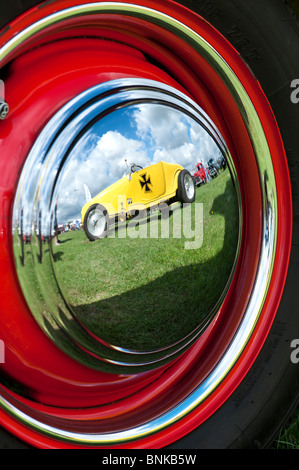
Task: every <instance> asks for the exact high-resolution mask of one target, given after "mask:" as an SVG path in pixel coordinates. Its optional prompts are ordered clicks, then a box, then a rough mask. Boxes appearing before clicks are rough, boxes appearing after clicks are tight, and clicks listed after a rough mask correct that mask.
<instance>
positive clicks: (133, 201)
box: [81, 161, 195, 241]
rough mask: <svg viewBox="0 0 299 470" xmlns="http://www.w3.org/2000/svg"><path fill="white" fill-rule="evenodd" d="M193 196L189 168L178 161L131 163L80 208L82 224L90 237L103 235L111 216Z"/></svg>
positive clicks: (121, 216)
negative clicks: (111, 182)
mask: <svg viewBox="0 0 299 470" xmlns="http://www.w3.org/2000/svg"><path fill="white" fill-rule="evenodd" d="M194 200H195V185H194V181H193V178H192V176H191V174H190V172H189V171H188V170H186V169H184V168H183V167H182V166H181V165H178V164H174V163H165V162H163V161H162V162H159V163H156V164H153V165H150V166H148V167H146V168H142V167H141V166H138V165H136V164H133V165H131V168H130V171H129V173H128V174H126V175H124V176H123V178H121V179H120V180H118V181H116V182H115V183H113V184H112V185H111V186H108V187H107V188H106V189H104V190H103V191H101V192H100V193H99V194H98V195H97V196H95V197H94V198H92V199H91V200H89V201H88V202H87V203H86V204H85V205H84V206H83V208H82V214H81V215H82V222H83V228H84V231H85V233H86V235H87V237H88V238H89V239H90V240H91V241H94V240H97V239H99V238H105V237H106V235H107V231H108V228H109V224H110V222H111V221H112V220H114V221H116V222H118V221H120V220H125V219H126V218H128V217H130V216H132V215H134V214H136V212H140V211H141V210H148V209H150V208H151V207H153V206H154V207H158V206H159V204H162V203H168V204H170V203H173V202H175V201H179V202H181V203H182V204H184V203H191V202H193V201H194Z"/></svg>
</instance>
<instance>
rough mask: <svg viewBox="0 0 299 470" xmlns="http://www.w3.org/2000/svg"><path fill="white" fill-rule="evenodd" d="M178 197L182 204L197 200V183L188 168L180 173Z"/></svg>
mask: <svg viewBox="0 0 299 470" xmlns="http://www.w3.org/2000/svg"><path fill="white" fill-rule="evenodd" d="M177 199H178V201H180V202H181V203H182V204H190V203H191V202H194V201H195V185H194V181H193V178H192V176H191V174H190V172H189V171H188V170H182V171H181V172H180V173H179V176H178V190H177Z"/></svg>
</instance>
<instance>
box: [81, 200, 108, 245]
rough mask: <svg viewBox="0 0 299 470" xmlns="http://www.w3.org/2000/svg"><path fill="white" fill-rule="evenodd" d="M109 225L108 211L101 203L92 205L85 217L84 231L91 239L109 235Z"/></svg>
mask: <svg viewBox="0 0 299 470" xmlns="http://www.w3.org/2000/svg"><path fill="white" fill-rule="evenodd" d="M108 226H109V216H108V212H107V210H106V209H105V207H104V206H102V205H101V204H93V205H92V206H90V208H89V209H88V211H87V212H86V215H85V217H84V231H85V233H86V236H87V238H89V240H90V241H95V240H99V239H100V238H105V237H106V236H107V231H108Z"/></svg>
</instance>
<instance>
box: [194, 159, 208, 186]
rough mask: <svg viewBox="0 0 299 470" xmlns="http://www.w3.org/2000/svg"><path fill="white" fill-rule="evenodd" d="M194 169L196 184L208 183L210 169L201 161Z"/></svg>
mask: <svg viewBox="0 0 299 470" xmlns="http://www.w3.org/2000/svg"><path fill="white" fill-rule="evenodd" d="M192 171H193V175H194V181H195V184H196V186H201V185H202V184H206V183H207V179H208V175H209V170H208V169H206V168H205V167H204V166H203V164H202V163H201V162H200V163H198V164H197V165H196V167H195V168H194V169H193V170H192Z"/></svg>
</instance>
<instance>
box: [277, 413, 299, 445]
mask: <svg viewBox="0 0 299 470" xmlns="http://www.w3.org/2000/svg"><path fill="white" fill-rule="evenodd" d="M273 447H274V448H275V449H279V450H281V449H284V450H298V449H299V410H298V411H297V413H296V414H295V417H294V418H293V419H292V421H291V423H290V424H289V425H288V426H286V427H285V428H283V429H282V430H281V431H280V434H279V436H278V437H277V439H276V440H275V442H274V445H273Z"/></svg>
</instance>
